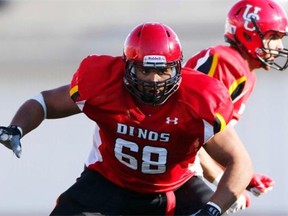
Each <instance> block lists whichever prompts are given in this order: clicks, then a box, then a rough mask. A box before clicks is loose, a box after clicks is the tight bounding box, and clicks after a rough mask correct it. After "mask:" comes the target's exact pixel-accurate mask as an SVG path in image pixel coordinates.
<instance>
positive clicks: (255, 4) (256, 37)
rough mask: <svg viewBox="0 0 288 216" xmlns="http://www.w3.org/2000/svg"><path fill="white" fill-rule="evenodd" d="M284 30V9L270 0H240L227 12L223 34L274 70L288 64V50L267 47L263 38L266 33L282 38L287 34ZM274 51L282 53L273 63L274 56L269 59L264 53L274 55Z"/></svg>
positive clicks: (287, 24) (285, 16)
mask: <svg viewBox="0 0 288 216" xmlns="http://www.w3.org/2000/svg"><path fill="white" fill-rule="evenodd" d="M287 31H288V20H287V15H286V12H285V11H284V9H283V8H282V7H281V6H280V5H279V4H277V3H276V2H274V1H273V0H240V1H238V2H237V3H235V4H234V5H233V6H232V8H231V9H230V11H229V13H228V17H227V21H226V28H225V35H224V36H225V39H226V41H227V42H229V43H231V44H232V45H234V46H236V47H237V48H238V49H239V50H240V51H241V52H243V51H244V52H246V53H248V55H249V56H250V57H252V58H253V59H257V60H260V61H261V62H263V63H264V64H265V65H268V66H270V67H273V68H275V69H277V70H284V69H286V68H287V66H288V63H287V62H288V61H287V60H288V50H287V49H285V48H284V49H281V50H272V49H269V47H267V45H266V46H265V42H264V39H267V36H269V35H270V36H271V35H275V36H277V37H280V38H282V37H284V36H287ZM266 44H267V43H266ZM268 44H269V43H268ZM275 52H276V53H277V54H276V56H274V57H282V60H280V62H277V63H276V62H275V59H276V58H275V59H273V61H271V60H268V58H267V54H271V53H274V55H275ZM268 56H269V55H268ZM283 58H284V59H283ZM283 60H284V61H283ZM280 64H282V66H280Z"/></svg>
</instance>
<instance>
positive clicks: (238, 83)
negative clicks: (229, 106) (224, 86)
mask: <svg viewBox="0 0 288 216" xmlns="http://www.w3.org/2000/svg"><path fill="white" fill-rule="evenodd" d="M246 80H247V78H246V77H245V76H243V77H241V78H239V79H237V80H235V81H234V82H233V83H232V85H231V86H230V87H229V94H230V95H232V94H233V92H234V91H235V89H237V88H238V86H239V85H241V84H242V83H244V82H245V81H246Z"/></svg>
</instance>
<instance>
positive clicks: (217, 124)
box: [214, 118, 221, 134]
mask: <svg viewBox="0 0 288 216" xmlns="http://www.w3.org/2000/svg"><path fill="white" fill-rule="evenodd" d="M219 131H221V121H220V119H219V118H215V121H214V134H216V133H218V132H219Z"/></svg>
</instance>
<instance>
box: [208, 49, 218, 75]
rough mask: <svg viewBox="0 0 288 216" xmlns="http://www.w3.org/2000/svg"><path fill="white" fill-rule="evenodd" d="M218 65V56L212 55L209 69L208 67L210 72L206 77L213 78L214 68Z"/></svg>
mask: <svg viewBox="0 0 288 216" xmlns="http://www.w3.org/2000/svg"><path fill="white" fill-rule="evenodd" d="M217 64H218V54H214V55H213V60H212V64H211V67H210V70H209V72H208V75H209V76H211V77H213V76H214V73H215V69H216V66H217Z"/></svg>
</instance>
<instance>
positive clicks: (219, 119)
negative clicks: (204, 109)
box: [214, 113, 226, 133]
mask: <svg viewBox="0 0 288 216" xmlns="http://www.w3.org/2000/svg"><path fill="white" fill-rule="evenodd" d="M215 117H216V125H215V127H214V133H218V132H220V131H222V130H223V129H224V128H225V127H226V121H225V119H224V118H223V116H222V115H221V114H220V113H215Z"/></svg>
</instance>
